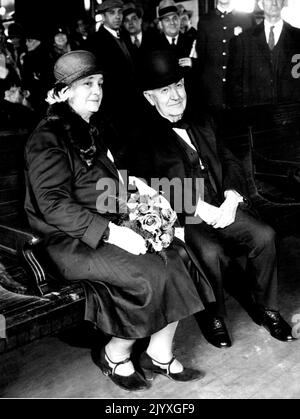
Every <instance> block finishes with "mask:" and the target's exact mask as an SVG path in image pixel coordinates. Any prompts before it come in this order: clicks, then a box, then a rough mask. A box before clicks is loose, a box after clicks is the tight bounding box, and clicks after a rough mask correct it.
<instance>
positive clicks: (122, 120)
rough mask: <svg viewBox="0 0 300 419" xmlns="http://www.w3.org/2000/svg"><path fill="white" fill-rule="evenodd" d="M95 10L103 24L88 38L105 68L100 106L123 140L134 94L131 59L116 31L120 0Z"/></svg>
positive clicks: (110, 0)
mask: <svg viewBox="0 0 300 419" xmlns="http://www.w3.org/2000/svg"><path fill="white" fill-rule="evenodd" d="M98 11H99V12H101V13H102V16H103V24H102V25H101V26H100V28H99V30H98V31H97V32H96V33H95V34H94V36H93V37H92V39H91V51H92V52H93V54H94V55H95V56H96V57H97V59H98V61H99V62H100V63H101V65H102V66H103V70H104V71H105V84H104V87H103V89H104V99H103V107H104V108H105V109H106V112H107V113H108V114H109V116H110V118H111V120H112V121H113V123H114V125H115V127H116V128H117V129H118V130H119V132H120V133H122V137H123V139H124V140H125V141H124V142H127V141H129V138H130V137H131V135H132V134H131V131H132V129H133V128H134V124H133V122H132V120H133V118H134V117H136V112H137V109H138V106H137V96H138V95H137V87H136V82H135V73H134V63H133V59H132V57H131V55H130V52H129V51H128V48H127V46H126V44H125V41H124V39H123V37H122V34H121V32H120V29H121V25H122V20H123V2H122V1H121V0H105V1H104V2H103V3H102V4H101V5H100V6H99V8H98ZM125 137H126V138H125ZM117 147H119V145H117Z"/></svg>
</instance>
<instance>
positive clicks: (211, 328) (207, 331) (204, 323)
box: [196, 315, 232, 349]
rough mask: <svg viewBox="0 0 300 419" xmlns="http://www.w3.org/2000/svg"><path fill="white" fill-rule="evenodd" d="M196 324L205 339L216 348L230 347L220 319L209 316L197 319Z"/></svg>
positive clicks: (222, 320) (230, 344)
mask: <svg viewBox="0 0 300 419" xmlns="http://www.w3.org/2000/svg"><path fill="white" fill-rule="evenodd" d="M196 319H197V322H198V324H199V327H200V329H201V331H202V333H203V336H204V337H205V339H206V340H207V341H208V342H209V343H210V344H212V345H213V346H216V347H217V348H221V349H226V348H230V347H231V346H232V343H231V339H230V336H229V333H228V330H227V327H226V324H225V321H224V319H223V318H222V317H212V316H209V315H205V316H201V317H197V318H196Z"/></svg>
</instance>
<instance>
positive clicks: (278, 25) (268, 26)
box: [264, 19, 283, 30]
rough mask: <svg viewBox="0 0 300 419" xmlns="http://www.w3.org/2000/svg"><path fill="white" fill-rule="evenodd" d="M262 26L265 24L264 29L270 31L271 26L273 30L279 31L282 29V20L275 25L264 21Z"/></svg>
mask: <svg viewBox="0 0 300 419" xmlns="http://www.w3.org/2000/svg"><path fill="white" fill-rule="evenodd" d="M264 24H265V28H267V29H270V28H271V26H274V28H276V29H278V30H279V29H281V28H282V27H283V20H282V19H280V20H279V21H278V22H276V23H270V22H268V21H267V20H264Z"/></svg>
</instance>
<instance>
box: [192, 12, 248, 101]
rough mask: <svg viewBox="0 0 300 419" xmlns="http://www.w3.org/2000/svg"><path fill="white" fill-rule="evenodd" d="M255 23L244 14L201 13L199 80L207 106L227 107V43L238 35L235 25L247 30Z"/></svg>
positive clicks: (198, 43)
mask: <svg viewBox="0 0 300 419" xmlns="http://www.w3.org/2000/svg"><path fill="white" fill-rule="evenodd" d="M252 24H253V20H252V16H251V15H248V14H245V13H235V12H232V13H228V14H226V15H224V14H222V13H221V12H219V11H218V10H215V11H212V12H210V13H209V14H207V15H205V16H201V18H200V20H199V23H198V38H197V54H198V61H199V75H198V80H199V82H200V86H199V87H200V88H201V91H202V92H203V94H204V99H205V101H206V104H207V105H209V106H211V107H213V108H217V109H219V108H223V107H224V106H225V103H226V98H225V83H226V71H227V62H228V45H229V42H230V40H231V39H232V38H234V37H235V31H237V29H235V28H241V29H242V30H243V31H245V30H246V29H248V28H249V27H251V26H252ZM236 33H237V32H236Z"/></svg>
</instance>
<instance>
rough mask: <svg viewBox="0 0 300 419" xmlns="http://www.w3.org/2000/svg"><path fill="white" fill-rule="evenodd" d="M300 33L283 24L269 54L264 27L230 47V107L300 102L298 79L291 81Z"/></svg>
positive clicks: (299, 80)
mask: <svg viewBox="0 0 300 419" xmlns="http://www.w3.org/2000/svg"><path fill="white" fill-rule="evenodd" d="M299 47H300V29H296V28H294V27H292V26H291V25H289V24H288V23H284V25H283V29H282V32H281V36H280V38H279V41H278V43H277V45H276V46H275V48H274V50H273V52H272V53H271V51H270V49H269V47H268V44H267V41H266V36H265V30H264V23H261V24H260V25H258V26H257V27H255V28H253V29H250V30H248V31H246V32H245V33H244V34H242V35H241V36H239V37H238V38H237V39H236V40H234V42H232V44H231V51H230V61H229V65H228V98H229V103H230V104H231V105H232V106H252V105H258V104H278V103H284V102H297V101H299V100H300V78H295V77H293V67H294V66H295V65H296V63H295V62H293V57H294V56H295V55H297V54H299V51H300V50H299Z"/></svg>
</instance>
